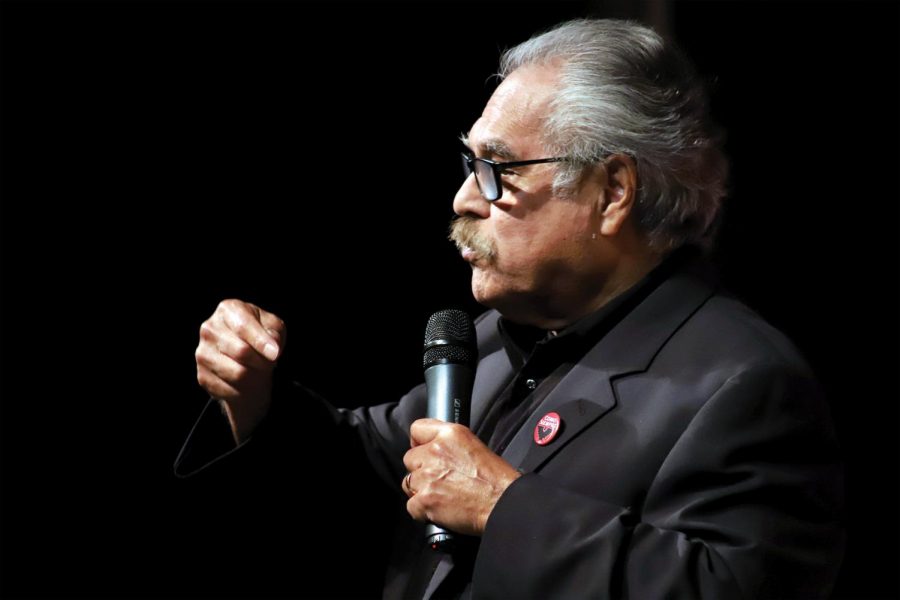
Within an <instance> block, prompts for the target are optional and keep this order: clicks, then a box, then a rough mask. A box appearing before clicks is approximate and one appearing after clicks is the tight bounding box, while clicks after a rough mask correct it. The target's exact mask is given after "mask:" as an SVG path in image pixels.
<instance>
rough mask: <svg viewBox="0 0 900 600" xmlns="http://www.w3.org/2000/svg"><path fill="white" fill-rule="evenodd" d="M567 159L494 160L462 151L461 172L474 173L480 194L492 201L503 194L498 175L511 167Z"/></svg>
mask: <svg viewBox="0 0 900 600" xmlns="http://www.w3.org/2000/svg"><path fill="white" fill-rule="evenodd" d="M563 160H568V157H566V156H562V157H558V158H537V159H534V160H517V161H515V162H496V161H493V160H488V159H486V158H477V157H475V156H472V155H471V154H467V153H466V152H463V153H462V166H463V172H464V173H465V174H466V177H468V176H469V175H470V174H471V173H473V172H474V173H475V183H477V184H478V189H479V190H481V195H482V196H483V197H484V199H485V200H487V201H488V202H493V201H495V200H497V199H498V198H500V196H501V195H502V194H503V187H502V184H501V182H500V175H501V174H502V173H503V172H504V171H506V170H507V169H510V168H512V167H524V166H525V165H538V164H541V163H551V162H560V161H563Z"/></svg>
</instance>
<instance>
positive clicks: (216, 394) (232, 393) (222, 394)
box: [197, 365, 241, 400]
mask: <svg viewBox="0 0 900 600" xmlns="http://www.w3.org/2000/svg"><path fill="white" fill-rule="evenodd" d="M197 383H199V384H200V386H201V387H202V388H203V389H205V390H206V391H207V392H208V393H209V395H210V396H212V397H213V398H216V399H217V400H232V399H234V398H239V397H240V395H241V394H240V392H239V391H238V390H237V389H235V388H234V386H232V385H231V384H229V383H228V382H227V381H223V380H222V378H221V377H219V376H218V375H216V374H215V373H213V372H212V371H210V370H209V369H207V368H206V367H204V366H202V365H201V366H198V367H197Z"/></svg>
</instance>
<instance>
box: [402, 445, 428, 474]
mask: <svg viewBox="0 0 900 600" xmlns="http://www.w3.org/2000/svg"><path fill="white" fill-rule="evenodd" d="M423 458H424V457H423V456H422V451H421V449H418V448H413V449H411V450H407V452H406V454H404V455H403V465H404V466H405V467H406V470H407V471H417V470H419V469H421V468H422V461H423Z"/></svg>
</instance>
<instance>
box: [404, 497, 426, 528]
mask: <svg viewBox="0 0 900 600" xmlns="http://www.w3.org/2000/svg"><path fill="white" fill-rule="evenodd" d="M406 512H408V513H409V516H411V517H412V518H413V519H415V520H416V521H420V522H423V523H424V522H426V521H427V520H428V518H427V517H426V516H425V509H424V507H423V506H422V501H421V500H419V498H418V496H417V495H412V496H410V497H409V500H407V501H406Z"/></svg>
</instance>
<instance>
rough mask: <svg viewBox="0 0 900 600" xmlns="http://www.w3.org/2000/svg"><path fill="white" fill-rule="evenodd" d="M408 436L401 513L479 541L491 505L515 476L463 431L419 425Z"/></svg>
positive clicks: (446, 425) (452, 425)
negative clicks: (404, 505) (405, 496)
mask: <svg viewBox="0 0 900 600" xmlns="http://www.w3.org/2000/svg"><path fill="white" fill-rule="evenodd" d="M409 435H410V442H411V445H412V449H411V450H409V451H408V452H407V453H406V455H405V456H404V457H403V464H405V465H406V469H407V470H408V471H409V473H410V474H409V475H408V476H407V478H406V479H404V480H403V483H402V487H403V491H404V492H405V493H406V495H407V496H409V501H407V503H406V510H407V511H408V512H409V514H410V515H412V517H413V518H414V519H416V520H417V521H428V522H431V523H434V524H436V525H440V526H441V527H444V528H446V529H450V530H451V531H455V532H457V533H461V534H465V535H481V534H482V533H483V532H484V527H485V525H486V524H487V520H488V517H489V516H490V514H491V511H492V510H493V509H494V505H496V504H497V501H498V500H499V499H500V496H501V495H502V494H503V492H504V491H506V488H507V487H509V485H510V484H511V483H512V482H513V481H515V480H516V479H518V478H519V477H521V473H519V472H518V471H516V469H514V468H513V466H512V465H511V464H509V463H508V462H506V461H505V460H503V459H502V458H500V457H499V456H498V455H496V454H494V452H493V451H492V450H491V449H490V448H488V447H487V446H485V445H484V443H483V442H482V441H481V440H479V439H478V438H477V437H476V436H475V434H474V433H472V431H471V430H470V429H469V428H467V427H465V426H463V425H457V424H455V423H445V422H444V421H438V420H436V419H419V420H418V421H416V422H414V423H413V424H412V427H410V430H409Z"/></svg>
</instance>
